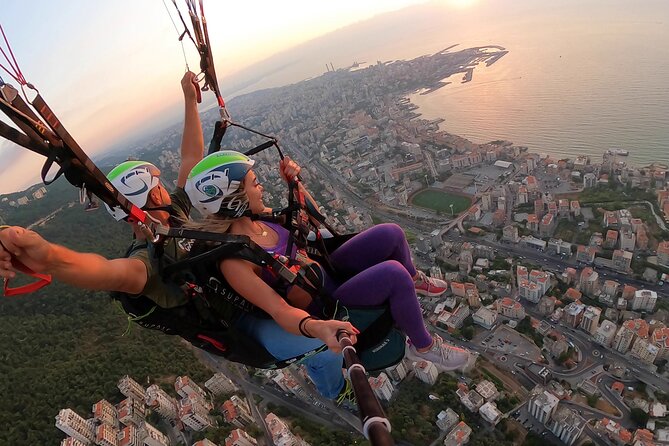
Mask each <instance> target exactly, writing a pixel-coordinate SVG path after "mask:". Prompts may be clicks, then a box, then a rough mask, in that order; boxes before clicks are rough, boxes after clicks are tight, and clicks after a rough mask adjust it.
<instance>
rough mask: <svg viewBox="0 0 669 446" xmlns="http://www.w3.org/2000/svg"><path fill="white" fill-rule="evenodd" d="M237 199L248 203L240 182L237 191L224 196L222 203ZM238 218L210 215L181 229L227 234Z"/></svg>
mask: <svg viewBox="0 0 669 446" xmlns="http://www.w3.org/2000/svg"><path fill="white" fill-rule="evenodd" d="M239 198H245V199H246V201H247V202H248V197H246V191H245V190H244V182H241V183H240V184H239V189H237V190H236V191H235V192H233V193H231V194H230V195H228V196H226V197H225V198H224V200H223V201H226V200H235V199H239ZM247 206H248V204H247ZM240 218H241V217H237V218H232V217H226V216H223V215H217V214H212V215H208V216H206V217H205V218H204V219H203V220H193V221H188V222H186V223H184V224H183V225H182V226H181V227H182V228H186V229H194V230H196V231H206V232H218V233H221V234H223V233H226V232H228V231H229V230H230V226H231V225H232V223H234V222H235V221H237V220H239V219H240Z"/></svg>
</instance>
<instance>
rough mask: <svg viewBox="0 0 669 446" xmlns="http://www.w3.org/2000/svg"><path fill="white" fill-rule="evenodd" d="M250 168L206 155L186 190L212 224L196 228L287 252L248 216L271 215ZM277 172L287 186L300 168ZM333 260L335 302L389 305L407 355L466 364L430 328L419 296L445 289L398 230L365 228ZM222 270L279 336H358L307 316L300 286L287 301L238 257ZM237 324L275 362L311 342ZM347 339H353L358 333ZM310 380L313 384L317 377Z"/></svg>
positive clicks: (326, 279) (241, 159)
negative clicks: (340, 277)
mask: <svg viewBox="0 0 669 446" xmlns="http://www.w3.org/2000/svg"><path fill="white" fill-rule="evenodd" d="M252 167H253V161H252V160H251V159H249V158H248V157H246V156H245V155H242V154H240V153H238V152H233V151H224V152H218V153H215V154H212V155H209V156H207V157H206V158H204V159H203V160H202V161H201V162H200V163H198V164H197V165H196V166H195V167H194V168H193V170H192V171H191V173H190V174H189V176H188V179H187V181H186V187H185V190H186V193H187V194H188V196H189V198H190V201H191V203H192V205H193V207H195V208H196V209H198V210H199V211H200V212H201V213H202V214H204V215H206V216H208V220H207V222H209V223H205V224H204V225H202V226H200V228H201V229H205V230H218V231H226V232H228V233H231V234H239V235H246V236H248V237H250V238H251V239H252V240H253V241H254V242H255V243H257V244H258V245H259V246H261V247H262V248H263V249H265V250H266V251H268V252H276V253H280V254H284V253H286V249H287V248H286V247H287V241H288V237H289V233H288V230H286V229H285V228H284V227H282V226H280V225H278V224H275V223H270V222H265V221H259V220H256V219H253V218H251V215H253V214H256V215H258V214H263V213H267V212H268V211H269V209H268V208H267V207H266V206H265V204H264V203H263V187H262V185H261V184H260V183H259V182H258V179H257V177H256V174H255V172H254V171H253V170H252ZM279 170H280V173H281V176H282V178H283V179H284V180H285V181H286V182H289V181H291V180H292V179H294V178H295V177H296V176H297V175H298V174H299V172H300V167H299V166H298V165H297V164H296V163H295V162H294V161H293V160H291V159H290V158H288V157H285V158H284V159H283V160H281V163H280V165H279ZM291 254H293V253H291ZM306 260H307V261H308V260H309V259H306ZM331 261H332V263H333V265H334V267H335V268H336V269H337V271H339V272H341V273H343V274H344V275H345V276H346V277H347V280H345V281H344V282H341V281H337V280H335V279H334V278H332V277H330V276H329V275H328V273H327V271H325V270H321V272H322V276H323V285H324V286H325V288H326V289H327V290H328V291H329V292H330V294H331V295H332V296H333V297H334V298H335V299H337V300H339V301H341V302H342V303H344V304H345V305H349V304H350V305H370V306H374V305H380V304H384V303H388V304H389V305H390V309H391V313H392V315H393V318H394V320H395V322H396V323H397V325H398V326H399V327H400V328H401V329H402V330H403V331H404V332H405V333H406V334H407V335H408V337H409V339H410V341H411V345H410V346H409V349H408V351H409V354H410V355H411V356H413V357H415V358H417V359H421V360H430V361H432V362H434V363H435V365H436V366H437V368H439V369H441V370H454V369H461V368H464V367H466V366H467V365H468V363H469V362H470V361H469V360H470V358H471V357H470V355H469V352H468V351H467V350H464V349H461V348H457V347H454V346H451V345H449V344H446V343H445V342H444V341H443V340H442V339H441V338H440V337H439V336H437V335H430V333H429V332H428V331H427V329H426V327H425V324H424V322H423V318H422V313H421V308H420V305H419V303H418V300H417V298H416V294H417V293H419V294H423V295H428V296H438V295H440V294H442V293H443V292H444V291H445V290H446V288H447V284H446V283H445V282H443V281H439V280H436V279H434V278H430V277H427V276H426V275H425V274H424V273H422V272H420V271H417V270H416V269H415V268H414V266H413V263H412V261H411V255H410V250H409V246H408V243H407V241H406V238H405V236H404V232H403V231H402V229H401V228H400V227H399V226H398V225H395V224H380V225H376V226H374V227H372V228H370V229H367V230H366V231H364V232H362V233H360V234H358V235H356V236H355V237H353V238H352V239H350V240H349V241H347V242H346V243H344V244H343V245H342V246H341V247H339V248H338V249H336V250H335V251H334V252H333V253H331ZM219 266H220V270H221V273H222V274H223V276H224V277H225V279H226V281H227V282H228V283H229V284H230V286H231V287H232V288H233V289H234V290H235V291H236V292H237V293H238V294H239V295H241V296H243V297H244V298H246V299H247V300H248V301H250V302H251V303H253V304H254V305H255V306H257V307H259V308H261V309H262V310H264V311H265V312H266V313H268V314H269V315H270V316H271V317H272V318H273V319H274V321H276V323H278V325H279V326H280V327H282V328H283V329H284V330H281V332H283V333H285V332H288V333H285V335H286V336H293V335H299V334H302V335H304V336H310V337H315V338H318V339H320V341H322V342H323V343H325V344H326V345H327V346H328V347H329V348H330V349H332V350H333V351H338V348H339V345H338V342H337V339H336V336H335V334H336V332H337V330H338V329H340V328H344V329H345V330H347V331H348V332H349V333H351V334H355V333H358V331H357V330H356V329H355V328H354V327H353V326H352V325H351V324H349V323H346V322H340V321H334V320H330V321H322V320H318V319H315V318H313V317H312V316H311V314H318V308H316V305H315V304H313V302H312V299H311V296H310V295H309V294H308V293H307V292H306V291H304V290H302V289H301V288H299V287H296V286H295V287H291V288H290V289H289V290H287V292H286V295H285V296H283V297H282V296H280V295H279V294H278V293H277V292H276V291H275V290H274V285H276V284H277V280H276V278H274V277H273V276H272V275H271V274H269V273H268V271H267V270H266V269H263V268H261V267H259V266H257V265H254V264H252V263H251V262H247V261H245V260H240V259H224V260H222V261H221V262H220V265H219ZM310 313H311V314H310ZM236 325H237V327H238V328H240V329H241V330H242V331H245V332H246V333H247V334H249V335H250V336H252V337H254V338H255V339H256V340H258V341H259V342H260V343H262V344H263V345H264V346H265V348H266V349H267V350H268V351H269V352H270V353H271V354H273V355H274V356H275V357H277V359H284V358H287V357H290V356H291V355H296V354H300V353H302V352H300V351H297V352H295V351H294V349H296V348H302V347H303V346H304V347H306V346H311V345H313V341H314V340H313V339H308V338H306V337H302V338H300V337H299V336H294V338H291V339H287V338H286V337H285V336H283V335H282V333H281V332H279V331H277V330H276V329H278V328H279V327H276V324H273V321H271V320H267V319H264V320H262V319H259V318H256V317H254V316H253V315H250V314H244V315H242V316H241V317H240V319H239V320H237V322H236ZM352 339H354V340H355V336H352ZM305 351H306V349H305ZM316 375H317V373H316ZM312 378H314V373H312ZM314 382H316V385H317V387H318V376H316V377H315V379H314ZM319 390H320V389H319ZM321 393H323V394H324V395H326V396H327V393H324V392H321Z"/></svg>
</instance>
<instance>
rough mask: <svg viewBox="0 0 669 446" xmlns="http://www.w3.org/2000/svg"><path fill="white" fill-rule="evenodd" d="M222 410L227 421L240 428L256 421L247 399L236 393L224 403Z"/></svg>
mask: <svg viewBox="0 0 669 446" xmlns="http://www.w3.org/2000/svg"><path fill="white" fill-rule="evenodd" d="M221 412H223V417H224V419H225V422H226V423H228V424H232V425H233V426H236V427H238V428H243V427H244V426H247V425H249V424H251V423H253V421H254V420H253V416H252V415H251V411H250V409H249V406H248V404H247V403H246V400H244V399H242V398H239V397H238V396H236V395H233V396H231V397H230V399H229V400H227V401H225V402H224V403H223V407H222V409H221Z"/></svg>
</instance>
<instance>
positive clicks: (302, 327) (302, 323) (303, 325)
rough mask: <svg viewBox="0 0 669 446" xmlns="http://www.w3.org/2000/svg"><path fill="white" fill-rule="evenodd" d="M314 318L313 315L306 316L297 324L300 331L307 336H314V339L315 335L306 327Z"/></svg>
mask: <svg viewBox="0 0 669 446" xmlns="http://www.w3.org/2000/svg"><path fill="white" fill-rule="evenodd" d="M313 319H314V318H313V317H312V316H305V317H303V318H302V320H301V321H300V323H299V324H298V325H297V328H298V329H299V330H300V333H301V334H302V336H304V337H305V338H312V339H313V338H314V336H312V335H311V333H309V332H308V331H307V328H306V326H307V322H309V321H310V320H313Z"/></svg>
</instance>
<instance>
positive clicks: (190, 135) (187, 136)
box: [177, 71, 204, 187]
mask: <svg viewBox="0 0 669 446" xmlns="http://www.w3.org/2000/svg"><path fill="white" fill-rule="evenodd" d="M194 79H195V74H194V73H191V72H190V71H189V72H187V73H186V74H184V77H183V78H182V79H181V88H182V89H183V92H184V103H185V113H184V131H183V135H182V137H181V166H180V167H179V176H178V178H177V186H178V187H184V186H185V185H186V179H187V178H188V174H189V173H190V171H191V169H192V168H193V167H194V166H195V165H196V164H197V163H199V162H200V161H201V160H202V158H203V157H204V135H203V134H202V123H201V122H200V115H199V113H198V111H197V99H196V97H197V96H196V94H197V93H196V90H195V89H196V88H197V87H196V84H195V83H194Z"/></svg>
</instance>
